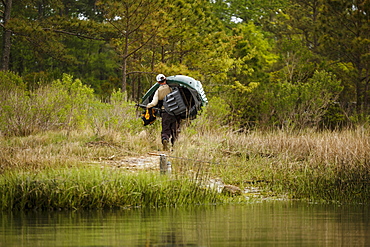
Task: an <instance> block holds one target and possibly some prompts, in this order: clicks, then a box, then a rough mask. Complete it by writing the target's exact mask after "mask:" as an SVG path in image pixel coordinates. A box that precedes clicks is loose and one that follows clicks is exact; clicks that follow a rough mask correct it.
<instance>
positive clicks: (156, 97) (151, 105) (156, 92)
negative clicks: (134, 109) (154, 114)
mask: <svg viewBox="0 0 370 247" xmlns="http://www.w3.org/2000/svg"><path fill="white" fill-rule="evenodd" d="M157 104H158V90H157V91H155V94H154V97H153V99H152V102H150V103H149V104H147V105H146V108H152V107H153V106H156V105H157Z"/></svg>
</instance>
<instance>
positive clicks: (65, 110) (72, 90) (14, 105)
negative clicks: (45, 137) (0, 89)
mask: <svg viewBox="0 0 370 247" xmlns="http://www.w3.org/2000/svg"><path fill="white" fill-rule="evenodd" d="M94 101H95V96H94V94H93V90H92V89H91V88H89V87H87V86H85V85H83V84H82V82H81V81H80V80H78V79H76V80H73V78H72V76H70V75H66V74H65V75H64V76H63V79H62V80H56V81H54V82H53V83H52V84H51V85H45V86H41V87H40V88H38V89H36V90H35V91H27V90H10V91H9V92H8V94H7V95H5V94H2V98H1V102H2V108H1V111H0V115H1V119H2V120H1V122H0V124H1V125H0V130H1V131H2V133H3V134H5V135H29V134H32V133H36V132H38V131H45V130H49V129H56V128H67V129H71V128H79V127H83V126H84V125H85V124H86V121H87V119H86V117H87V113H88V110H89V108H90V105H91V103H92V102H94Z"/></svg>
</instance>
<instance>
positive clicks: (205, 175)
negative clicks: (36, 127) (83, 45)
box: [0, 115, 370, 208]
mask: <svg viewBox="0 0 370 247" xmlns="http://www.w3.org/2000/svg"><path fill="white" fill-rule="evenodd" d="M209 122H210V121H209V120H208V119H207V118H206V115H205V116H203V115H201V116H200V117H198V118H197V119H196V120H194V121H192V122H191V123H190V124H188V125H186V126H184V128H183V129H182V132H181V134H180V138H179V140H178V142H177V143H176V146H175V147H174V150H173V152H171V153H170V156H171V158H170V161H171V163H172V165H173V169H174V173H175V174H176V176H178V178H179V181H182V179H185V180H186V179H190V180H192V179H194V178H196V179H203V180H206V179H209V178H219V179H221V180H222V181H223V182H224V183H225V184H232V185H237V186H239V187H240V188H241V189H243V188H246V187H249V186H251V185H253V186H258V187H260V188H262V189H263V190H264V191H265V196H269V197H271V196H281V195H283V196H285V197H289V198H294V199H304V200H311V201H322V202H334V203H369V200H370V199H369V198H370V190H369V181H370V178H369V177H370V172H369V171H370V169H369V156H370V139H369V138H368V136H369V134H370V133H369V130H368V129H367V128H365V127H361V128H360V127H359V128H356V129H347V130H341V131H321V132H318V131H313V130H310V129H306V130H301V131H297V132H294V131H284V130H268V131H266V130H264V131H262V130H253V131H249V132H240V131H239V132H238V131H232V128H225V127H222V126H216V127H215V126H211V125H210V124H209ZM159 132H160V126H159V123H157V124H156V125H154V126H149V127H147V128H142V127H139V128H137V129H131V130H130V131H126V130H125V129H122V130H121V131H118V130H115V129H109V128H108V129H104V128H102V129H101V130H100V131H99V135H98V136H97V135H96V133H95V131H94V130H90V129H89V128H86V129H85V130H84V131H81V130H76V131H70V130H69V131H49V132H42V133H39V134H37V135H32V136H26V137H0V143H1V145H0V165H1V169H0V171H1V173H3V174H9V173H12V172H14V173H16V172H25V174H28V176H29V177H32V176H31V175H30V174H32V172H34V173H37V172H42V171H43V170H50V169H55V170H58V171H60V170H64V169H65V170H70V169H72V168H73V169H77V168H80V167H81V166H82V167H83V166H84V165H85V164H93V163H94V164H96V165H95V166H96V167H100V165H99V162H100V161H104V160H105V159H107V158H108V157H114V158H113V159H115V160H117V161H119V160H120V159H124V158H125V157H138V156H142V155H146V154H147V153H148V152H153V151H156V150H158V149H160V147H161V143H160V138H159ZM176 157H177V158H176ZM84 169H87V170H88V168H84ZM92 169H93V168H92ZM158 173H159V171H158ZM121 175H122V174H121ZM24 176H26V175H24ZM80 176H81V175H80ZM3 177H4V176H3ZM24 179H25V180H26V178H24ZM44 180H45V181H46V180H47V179H46V178H45V179H44ZM15 181H18V182H19V183H21V180H15ZM38 181H39V180H38ZM58 181H59V180H58ZM143 181H144V180H143ZM66 182H68V180H66ZM146 182H148V181H146ZM71 187H72V186H71ZM113 188H114V187H110V189H112V190H113ZM146 188H147V190H149V189H151V190H153V193H157V191H156V188H157V187H156V186H154V187H149V186H148V187H146ZM71 190H72V189H71ZM113 191H114V190H113ZM196 191H198V189H197V190H196ZM49 192H50V193H52V190H51V189H50V190H49ZM114 193H115V192H114ZM145 193H146V194H150V193H151V192H148V191H146V192H145ZM188 194H189V195H191V196H192V197H193V196H194V197H196V196H197V195H196V194H194V193H193V194H192V193H191V192H190V191H188ZM73 198H77V199H76V200H79V199H78V198H79V197H73ZM239 199H240V200H244V198H243V197H240V198H239ZM195 201H196V200H195ZM128 204H130V203H125V205H128ZM169 204H170V203H169ZM76 205H77V206H76V207H79V206H78V204H76ZM92 205H93V204H92ZM114 205H115V204H114ZM122 205H123V204H122ZM133 205H134V204H133ZM145 205H146V204H145ZM160 205H162V204H160ZM164 205H166V203H165V204H164ZM61 207H62V206H61ZM71 208H73V207H71Z"/></svg>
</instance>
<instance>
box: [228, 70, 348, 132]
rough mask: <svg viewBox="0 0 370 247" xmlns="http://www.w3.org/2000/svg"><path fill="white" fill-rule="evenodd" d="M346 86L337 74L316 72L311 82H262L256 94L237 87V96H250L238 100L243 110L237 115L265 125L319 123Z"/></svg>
mask: <svg viewBox="0 0 370 247" xmlns="http://www.w3.org/2000/svg"><path fill="white" fill-rule="evenodd" d="M342 89H343V88H342V87H341V86H340V81H338V80H337V79H336V77H335V75H333V74H331V73H328V72H325V71H320V72H319V71H316V72H315V73H314V75H313V77H312V78H310V79H308V81H307V83H302V82H296V83H294V84H293V83H290V82H281V83H270V84H261V85H260V86H259V87H257V88H256V89H255V90H254V91H253V94H252V93H250V92H248V91H242V90H236V91H235V94H236V95H237V96H236V97H235V98H236V99H245V98H248V101H245V100H244V101H239V100H237V101H235V104H238V105H237V107H236V108H237V109H239V112H236V115H235V116H240V117H241V118H242V119H248V118H249V119H250V121H256V122H258V123H259V124H260V125H262V126H269V125H277V126H280V127H293V128H305V127H310V126H317V124H318V123H319V122H320V121H321V119H322V117H323V116H324V115H325V113H326V112H327V109H328V107H329V105H330V104H332V103H333V102H334V101H335V100H336V99H337V98H338V95H339V94H340V93H341V91H342ZM243 103H244V104H243ZM243 108H244V111H243V110H242V109H243ZM253 114H255V115H253Z"/></svg>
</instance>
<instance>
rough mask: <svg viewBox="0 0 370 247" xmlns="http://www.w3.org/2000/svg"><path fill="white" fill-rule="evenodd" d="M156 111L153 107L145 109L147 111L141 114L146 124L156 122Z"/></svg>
mask: <svg viewBox="0 0 370 247" xmlns="http://www.w3.org/2000/svg"><path fill="white" fill-rule="evenodd" d="M155 113H156V110H155V109H153V108H147V109H145V111H144V112H143V113H142V114H141V119H142V120H143V124H144V126H147V125H149V124H152V123H154V121H155V120H156V119H157V117H156V115H155Z"/></svg>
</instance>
